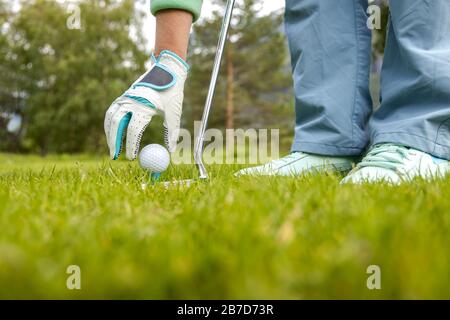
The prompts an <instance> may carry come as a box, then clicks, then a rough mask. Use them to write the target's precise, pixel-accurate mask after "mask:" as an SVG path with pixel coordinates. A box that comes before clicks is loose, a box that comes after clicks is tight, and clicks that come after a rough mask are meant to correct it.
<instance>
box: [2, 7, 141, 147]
mask: <svg viewBox="0 0 450 320" xmlns="http://www.w3.org/2000/svg"><path fill="white" fill-rule="evenodd" d="M77 6H78V7H77V8H78V10H74V11H68V10H67V7H66V6H65V5H64V4H62V3H60V2H56V1H49V0H34V1H26V2H23V3H22V7H21V8H20V11H19V12H18V13H17V14H16V15H15V16H14V18H13V19H11V24H10V30H9V32H8V37H9V39H8V40H9V43H10V48H9V50H10V55H9V61H8V63H7V64H6V65H11V66H13V67H14V69H13V70H14V72H12V73H10V75H12V76H13V78H14V79H16V80H17V81H16V82H15V83H14V85H15V86H16V87H17V89H16V90H15V92H19V93H20V96H21V97H22V98H23V100H24V105H25V107H24V108H23V114H24V116H25V124H26V128H27V131H26V134H25V144H26V146H27V147H28V148H29V149H31V150H36V151H39V152H40V153H42V154H45V153H47V152H81V151H98V150H99V149H101V148H105V142H104V134H103V116H104V112H105V110H106V108H107V107H108V106H109V104H110V103H111V102H112V101H113V99H115V98H116V97H117V96H118V95H120V94H121V93H122V92H123V91H124V90H125V89H127V87H128V86H129V85H130V83H131V82H132V81H134V80H135V79H136V78H137V76H138V75H139V74H141V73H142V71H143V69H144V63H145V61H146V60H147V57H146V55H145V54H144V46H143V45H141V46H140V45H137V43H138V44H143V43H144V40H143V37H142V35H141V34H140V32H139V30H141V27H140V20H139V17H137V16H136V15H135V14H134V13H135V12H134V3H133V1H132V0H124V1H113V0H102V1H101V0H82V1H78V2H77ZM74 12H78V13H79V17H77V16H72V15H73V14H74ZM78 18H79V19H80V21H79V23H78V25H77V24H76V23H74V24H73V25H70V24H69V23H68V22H69V19H70V21H71V23H73V22H76V20H77V19H78ZM134 26H136V28H134V30H133V31H134V32H133V33H134V37H135V39H132V38H131V36H130V30H131V28H133V27H134ZM2 64H3V63H2ZM10 92H11V91H10ZM0 99H4V95H2V97H1V98H0ZM0 101H1V100H0Z"/></svg>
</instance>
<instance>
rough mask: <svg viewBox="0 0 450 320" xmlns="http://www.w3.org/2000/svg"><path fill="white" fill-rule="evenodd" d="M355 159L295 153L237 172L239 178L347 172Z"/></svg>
mask: <svg viewBox="0 0 450 320" xmlns="http://www.w3.org/2000/svg"><path fill="white" fill-rule="evenodd" d="M353 164H354V162H353V158H350V157H329V156H320V155H315V154H309V153H304V152H293V153H291V154H289V155H288V156H285V157H283V158H281V159H278V160H273V161H271V162H269V163H267V164H265V165H262V166H258V167H253V168H246V169H243V170H240V171H238V172H236V173H235V174H234V175H235V176H236V177H239V176H246V175H249V176H297V175H301V174H305V173H315V172H347V171H350V170H351V169H352V167H353Z"/></svg>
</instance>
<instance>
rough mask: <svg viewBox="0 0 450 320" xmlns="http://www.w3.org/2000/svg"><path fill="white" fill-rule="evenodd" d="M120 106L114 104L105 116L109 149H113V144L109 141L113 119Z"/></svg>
mask: <svg viewBox="0 0 450 320" xmlns="http://www.w3.org/2000/svg"><path fill="white" fill-rule="evenodd" d="M119 108H120V104H118V103H115V102H114V103H113V104H112V105H111V106H110V107H109V108H108V110H107V111H106V114H105V122H104V129H105V135H106V142H107V143H108V147H109V148H111V142H110V141H109V131H110V129H111V121H112V118H113V115H114V114H115V113H116V112H117V110H119Z"/></svg>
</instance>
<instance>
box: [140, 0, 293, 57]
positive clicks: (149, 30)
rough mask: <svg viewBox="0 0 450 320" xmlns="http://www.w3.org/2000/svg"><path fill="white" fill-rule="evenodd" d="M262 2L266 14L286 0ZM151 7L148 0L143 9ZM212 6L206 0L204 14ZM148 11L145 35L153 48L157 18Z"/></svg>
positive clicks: (149, 46) (276, 8)
mask: <svg viewBox="0 0 450 320" xmlns="http://www.w3.org/2000/svg"><path fill="white" fill-rule="evenodd" d="M260 2H261V4H262V10H261V12H262V13H264V14H266V13H270V12H272V11H274V10H278V9H281V8H284V4H285V2H284V1H274V0H260ZM149 7H150V0H146V1H145V4H143V8H142V9H144V10H145V9H148V8H149ZM212 7H213V6H212V1H210V0H204V1H203V8H202V15H203V16H205V15H207V14H208V12H211V8H212ZM146 12H148V14H147V16H146V18H145V21H144V35H145V37H146V39H147V47H148V48H149V49H151V48H153V47H154V43H155V18H154V17H153V16H152V15H151V14H150V10H146Z"/></svg>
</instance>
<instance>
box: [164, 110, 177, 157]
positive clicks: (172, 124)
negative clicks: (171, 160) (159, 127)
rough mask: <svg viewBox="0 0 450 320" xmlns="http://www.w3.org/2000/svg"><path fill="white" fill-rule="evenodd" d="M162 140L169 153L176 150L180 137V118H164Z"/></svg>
mask: <svg viewBox="0 0 450 320" xmlns="http://www.w3.org/2000/svg"><path fill="white" fill-rule="evenodd" d="M164 129H165V132H164V139H165V141H166V145H167V148H168V149H169V152H170V153H173V152H175V150H176V148H177V142H178V137H179V135H180V117H179V116H176V115H175V116H171V117H168V116H166V118H165V120H164Z"/></svg>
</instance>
